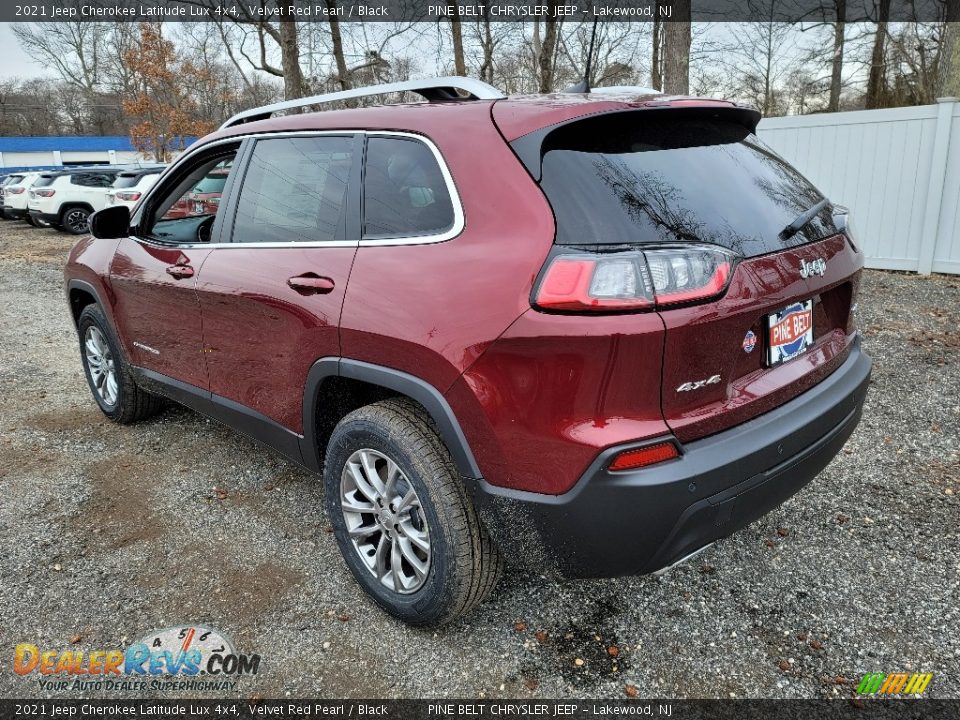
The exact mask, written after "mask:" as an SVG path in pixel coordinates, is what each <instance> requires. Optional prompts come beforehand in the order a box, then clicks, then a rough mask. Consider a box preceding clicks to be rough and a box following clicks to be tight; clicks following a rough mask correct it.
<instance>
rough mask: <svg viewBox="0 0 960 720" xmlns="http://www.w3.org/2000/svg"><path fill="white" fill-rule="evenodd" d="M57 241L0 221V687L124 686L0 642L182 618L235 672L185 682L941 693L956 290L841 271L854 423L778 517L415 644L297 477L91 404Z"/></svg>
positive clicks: (305, 479) (234, 449)
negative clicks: (672, 565)
mask: <svg viewBox="0 0 960 720" xmlns="http://www.w3.org/2000/svg"><path fill="white" fill-rule="evenodd" d="M72 241H73V240H72V238H71V237H70V236H67V235H64V234H61V233H58V232H56V231H54V230H36V229H33V228H29V227H27V226H26V225H24V224H22V223H14V222H10V221H3V222H2V224H0V385H2V397H0V498H2V499H0V543H2V546H3V551H2V553H0V695H2V696H6V697H25V696H33V697H46V696H57V697H79V696H87V697H93V696H100V695H106V696H112V697H135V696H136V695H135V694H134V695H132V694H131V693H129V692H126V693H125V692H123V691H113V692H107V691H101V692H98V691H87V692H77V691H71V690H67V691H63V692H54V691H50V690H49V689H48V690H44V689H41V688H40V686H39V685H38V682H37V677H38V676H37V675H36V674H35V673H34V674H33V675H30V676H26V677H20V676H18V675H16V674H15V673H14V672H13V656H14V647H15V646H16V645H17V644H19V643H33V644H36V645H38V646H39V647H40V648H41V649H46V648H50V649H58V650H63V649H72V650H84V651H91V650H94V649H101V648H118V647H119V648H122V647H124V646H126V645H127V644H129V643H131V642H134V641H136V640H137V639H139V638H141V637H142V636H144V635H145V634H146V633H147V632H148V631H150V630H152V629H159V628H165V627H169V626H175V625H180V624H189V623H200V624H203V625H206V626H210V627H213V628H217V629H219V630H220V631H222V632H223V633H224V634H225V635H226V636H228V637H229V638H231V639H232V641H233V643H234V645H235V646H236V647H237V648H238V649H239V650H241V651H243V652H245V653H256V654H259V655H260V656H261V665H260V668H259V673H258V674H257V675H255V676H245V677H242V678H240V679H238V680H237V681H236V685H235V686H234V687H232V688H231V689H228V690H222V691H220V692H214V693H210V692H207V693H198V692H191V691H184V692H182V693H180V694H183V695H186V696H194V697H197V696H204V695H206V696H210V695H212V696H223V697H241V698H248V697H251V696H255V695H259V696H261V697H284V696H310V697H350V698H372V697H383V698H388V697H487V698H493V697H520V698H538V697H543V698H549V697H582V698H599V697H613V698H620V697H624V692H625V687H626V686H627V685H632V686H634V687H636V688H637V691H638V694H639V696H641V697H659V698H682V697H730V696H735V697H775V698H811V697H814V698H815V697H840V696H850V695H852V694H853V692H854V689H855V687H856V684H857V683H858V682H859V680H860V678H861V677H862V676H863V674H864V673H866V672H894V671H917V672H920V671H923V672H932V673H934V679H933V681H932V682H931V684H930V686H929V689H928V690H927V695H931V696H934V697H954V698H956V697H960V672H958V670H960V634H958V633H957V631H956V628H957V627H958V626H960V609H958V605H960V603H958V601H957V599H958V597H960V588H958V578H960V552H958V551H960V536H958V526H960V523H958V519H960V498H958V496H960V331H958V329H960V278H949V277H945V276H934V277H929V278H920V277H917V276H911V275H906V274H895V273H882V272H868V273H866V276H865V279H864V285H863V290H862V295H861V298H860V313H859V314H860V321H859V322H860V327H861V328H862V330H863V334H864V341H865V345H866V348H867V350H868V352H869V353H870V354H872V355H873V357H874V360H875V362H876V365H875V371H874V380H873V384H872V387H871V390H870V394H869V398H868V402H867V408H866V411H865V415H864V419H863V421H862V423H861V425H860V427H859V428H858V429H857V431H856V433H855V435H854V436H853V438H852V439H851V440H850V442H849V443H848V445H847V447H846V448H845V450H844V451H843V452H842V453H841V454H840V455H839V456H838V457H837V458H836V460H834V462H833V463H832V464H831V465H830V466H829V467H828V468H827V470H825V471H824V473H823V474H822V475H821V476H820V477H819V478H818V479H817V480H815V481H814V482H813V483H811V484H810V485H809V486H808V487H807V488H806V489H804V490H803V491H802V492H801V493H799V494H798V495H797V496H796V497H794V498H792V499H791V500H789V501H788V502H787V503H785V504H784V505H783V506H782V507H780V508H778V509H777V510H775V511H774V512H772V513H771V514H770V515H768V516H767V517H765V518H763V519H762V520H760V521H758V522H756V523H754V524H753V525H751V526H749V527H748V528H746V529H745V530H743V531H741V532H739V533H737V534H736V535H734V536H733V537H731V538H729V539H727V540H725V541H722V542H720V543H718V544H717V545H716V546H714V547H713V548H711V549H710V550H708V551H707V552H706V553H705V554H704V555H702V556H701V557H700V558H698V559H697V560H695V561H694V562H692V563H688V564H686V565H683V566H680V567H678V568H676V569H674V570H672V571H671V572H669V573H667V574H666V575H664V576H662V577H660V578H656V577H637V578H627V579H622V580H611V581H589V582H559V581H553V580H546V579H543V578H541V577H540V575H539V573H538V571H537V568H535V567H528V568H515V569H512V570H511V571H510V572H509V573H508V574H507V576H506V577H505V578H504V580H503V581H502V584H501V585H500V587H499V589H498V591H497V592H496V593H495V596H494V598H493V599H492V600H491V601H490V602H488V603H487V604H486V605H484V606H483V607H481V608H480V609H479V610H478V611H477V612H475V613H474V614H472V615H471V616H469V617H468V618H466V619H465V620H463V621H462V622H460V623H458V624H455V625H453V626H450V627H447V628H444V629H443V630H441V631H437V632H433V631H423V630H415V629H411V628H408V627H406V626H403V625H401V624H399V623H398V622H396V621H394V620H392V619H391V618H389V617H388V616H386V615H384V614H383V613H382V612H381V611H380V610H378V609H377V608H376V607H375V606H374V605H373V604H372V603H371V602H370V601H368V600H367V599H366V597H365V596H364V595H363V593H362V592H361V591H360V590H359V589H358V587H357V586H356V585H355V583H354V582H353V580H352V578H351V576H350V575H349V572H348V571H347V569H346V567H345V566H344V564H343V562H342V561H341V559H340V556H339V552H338V550H337V547H336V544H335V542H334V539H333V537H332V535H331V534H330V528H329V524H328V522H327V519H326V517H325V516H324V513H323V511H322V502H321V500H322V498H321V488H320V484H319V482H318V481H317V478H315V477H313V476H310V475H308V474H306V473H304V472H302V471H300V470H298V469H297V468H295V467H292V466H290V465H288V464H286V463H285V462H284V461H282V460H280V459H279V458H277V457H275V456H273V455H271V454H270V453H269V452H267V451H265V450H263V449H262V448H261V447H259V446H257V445H256V444H254V443H252V442H250V441H248V440H246V439H244V438H243V437H241V436H239V435H236V434H234V433H232V432H230V431H229V430H227V429H225V428H223V427H221V426H219V425H217V424H216V423H213V422H210V421H208V420H206V419H204V418H203V417H201V416H199V415H196V414H194V413H192V412H189V411H187V410H184V409H179V408H175V407H171V408H170V409H168V410H166V411H165V412H164V413H163V414H162V415H161V416H160V417H158V418H156V419H153V420H150V421H148V422H145V423H141V424H138V425H133V426H128V427H119V426H116V425H113V424H111V423H109V422H108V421H106V420H105V419H104V418H103V417H102V416H101V414H100V412H99V411H98V409H97V406H96V405H95V404H94V402H93V400H92V399H91V397H90V394H89V390H88V388H87V386H86V383H85V381H84V378H83V375H82V373H81V367H80V359H79V352H78V345H77V341H76V337H75V333H74V330H73V327H72V324H71V321H70V319H69V317H68V313H67V309H66V305H65V302H64V299H63V293H62V266H63V262H64V259H65V257H66V254H67V252H68V250H69V247H70V245H71V243H72ZM598 522H602V519H598ZM614 647H615V648H616V650H615V651H613V650H610V648H614ZM614 653H615V654H616V657H614V656H613V654H614ZM578 661H581V662H578ZM148 694H154V695H159V696H163V697H169V696H176V695H177V694H178V693H176V692H156V693H148Z"/></svg>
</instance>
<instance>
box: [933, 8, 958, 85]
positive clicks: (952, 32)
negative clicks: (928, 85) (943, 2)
mask: <svg viewBox="0 0 960 720" xmlns="http://www.w3.org/2000/svg"><path fill="white" fill-rule="evenodd" d="M946 10H947V12H946V23H945V25H944V27H943V43H942V46H941V47H940V62H939V67H938V68H937V93H936V94H937V97H955V96H956V95H958V94H960V0H947V7H946Z"/></svg>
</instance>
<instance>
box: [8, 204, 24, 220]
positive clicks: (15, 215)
mask: <svg viewBox="0 0 960 720" xmlns="http://www.w3.org/2000/svg"><path fill="white" fill-rule="evenodd" d="M3 214H4V215H5V216H6V217H8V218H10V219H11V220H22V219H23V218H25V217H26V216H27V210H26V208H15V207H10V206H9V205H4V206H3Z"/></svg>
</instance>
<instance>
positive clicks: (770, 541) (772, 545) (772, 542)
mask: <svg viewBox="0 0 960 720" xmlns="http://www.w3.org/2000/svg"><path fill="white" fill-rule="evenodd" d="M763 544H764V545H766V546H767V547H774V546H776V543H775V542H774V541H773V540H770V539H767V540H764V541H763Z"/></svg>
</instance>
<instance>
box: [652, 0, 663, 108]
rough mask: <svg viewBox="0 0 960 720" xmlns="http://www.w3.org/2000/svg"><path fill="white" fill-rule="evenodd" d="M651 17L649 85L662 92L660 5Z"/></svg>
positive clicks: (661, 25) (655, 8) (655, 7)
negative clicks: (651, 41)
mask: <svg viewBox="0 0 960 720" xmlns="http://www.w3.org/2000/svg"><path fill="white" fill-rule="evenodd" d="M653 10H654V13H655V14H654V16H653V56H652V58H651V60H650V85H651V86H652V87H653V89H654V90H663V68H662V67H661V62H662V61H661V58H660V47H661V45H662V44H663V22H662V21H661V20H660V15H659V14H657V13H659V11H660V3H657V4H656V5H655V6H654V8H653Z"/></svg>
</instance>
